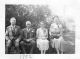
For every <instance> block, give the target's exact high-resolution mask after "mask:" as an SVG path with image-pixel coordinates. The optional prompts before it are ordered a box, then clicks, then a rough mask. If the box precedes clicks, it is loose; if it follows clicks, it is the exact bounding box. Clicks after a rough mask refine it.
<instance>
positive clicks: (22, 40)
mask: <svg viewBox="0 0 80 59" xmlns="http://www.w3.org/2000/svg"><path fill="white" fill-rule="evenodd" d="M57 19H58V18H57V17H54V21H53V22H52V23H51V25H50V28H49V29H47V28H46V27H45V24H44V22H40V25H39V28H37V30H35V29H33V28H32V27H31V25H32V24H31V22H30V21H26V27H25V28H24V29H20V27H19V26H17V25H16V19H15V17H12V18H11V19H10V23H11V25H10V26H8V27H7V28H6V33H5V34H6V36H5V37H6V38H5V39H6V45H5V46H6V53H9V51H10V49H11V47H12V45H14V47H15V49H16V52H17V53H18V54H20V51H22V52H23V53H24V54H27V53H29V54H32V53H33V49H34V48H35V46H36V47H37V48H38V49H39V51H40V52H41V54H45V53H46V51H47V50H48V49H49V46H50V45H51V47H52V48H55V49H56V51H57V54H59V53H60V51H61V53H63V49H62V45H61V42H62V41H63V37H62V32H63V31H62V25H61V24H59V23H57V22H56V20H57ZM48 37H49V38H50V40H48ZM20 46H21V50H20Z"/></svg>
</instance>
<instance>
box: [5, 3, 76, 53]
mask: <svg viewBox="0 0 80 59" xmlns="http://www.w3.org/2000/svg"><path fill="white" fill-rule="evenodd" d="M5 53H6V54H75V22H74V20H73V19H72V18H71V17H67V18H66V19H65V20H64V19H62V17H60V16H59V15H56V14H55V13H52V11H51V9H50V7H49V6H48V5H24V4H18V5H15V4H14V5H13V4H6V5H5Z"/></svg>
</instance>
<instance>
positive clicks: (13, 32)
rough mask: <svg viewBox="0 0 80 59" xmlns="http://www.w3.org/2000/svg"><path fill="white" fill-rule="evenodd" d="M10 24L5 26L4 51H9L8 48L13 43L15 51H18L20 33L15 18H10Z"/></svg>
mask: <svg viewBox="0 0 80 59" xmlns="http://www.w3.org/2000/svg"><path fill="white" fill-rule="evenodd" d="M10 23H11V25H10V26H8V27H7V29H6V33H5V34H6V36H5V37H6V38H5V39H6V53H9V50H10V49H11V47H12V45H13V44H14V46H15V48H16V53H20V52H19V41H20V39H21V35H20V27H19V26H17V25H16V19H15V17H12V18H11V19H10Z"/></svg>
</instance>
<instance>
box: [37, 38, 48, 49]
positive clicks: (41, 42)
mask: <svg viewBox="0 0 80 59" xmlns="http://www.w3.org/2000/svg"><path fill="white" fill-rule="evenodd" d="M37 48H39V50H48V48H49V41H48V40H47V39H37Z"/></svg>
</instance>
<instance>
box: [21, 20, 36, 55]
mask: <svg viewBox="0 0 80 59" xmlns="http://www.w3.org/2000/svg"><path fill="white" fill-rule="evenodd" d="M21 46H22V51H23V53H31V54H32V53H33V49H34V46H35V30H34V29H33V28H31V22H30V21H26V28H24V29H22V41H21Z"/></svg>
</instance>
